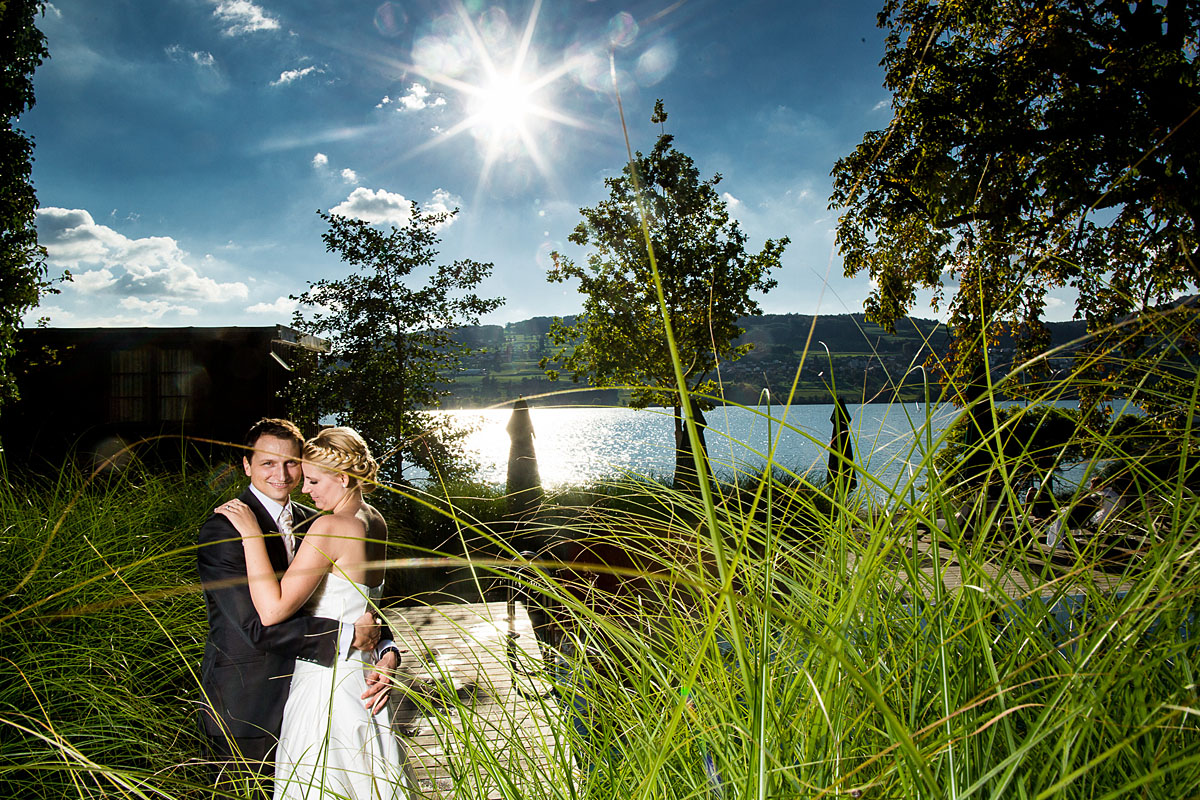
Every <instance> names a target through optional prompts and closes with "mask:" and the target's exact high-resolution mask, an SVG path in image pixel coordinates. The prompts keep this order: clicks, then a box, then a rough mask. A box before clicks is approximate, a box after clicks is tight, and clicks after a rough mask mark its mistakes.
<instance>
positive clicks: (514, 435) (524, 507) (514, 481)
mask: <svg viewBox="0 0 1200 800" xmlns="http://www.w3.org/2000/svg"><path fill="white" fill-rule="evenodd" d="M507 430H508V438H509V439H510V440H511V444H509V447H508V486H507V491H508V514H509V516H510V517H511V518H512V519H513V520H514V521H517V520H524V519H526V518H527V517H528V516H529V515H530V513H531V512H532V511H533V510H534V509H535V508H537V506H538V504H539V503H540V502H541V501H542V478H541V476H540V475H539V474H538V464H537V454H536V453H535V452H534V450H533V421H532V420H530V418H529V404H528V403H526V402H525V399H524V398H521V399H520V400H518V401H517V402H515V403H513V413H512V417H511V418H510V419H509V420H508V427H507Z"/></svg>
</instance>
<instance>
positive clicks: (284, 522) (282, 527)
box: [279, 503, 296, 564]
mask: <svg viewBox="0 0 1200 800" xmlns="http://www.w3.org/2000/svg"><path fill="white" fill-rule="evenodd" d="M279 533H280V535H281V536H282V537H283V544H284V546H285V547H287V557H288V563H289V564H290V563H292V558H294V557H295V555H296V537H295V536H293V535H292V504H291V503H288V504H287V505H286V506H284V507H283V512H282V513H281V514H280V515H279Z"/></svg>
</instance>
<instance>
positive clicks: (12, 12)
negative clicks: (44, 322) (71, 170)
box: [0, 0, 51, 404]
mask: <svg viewBox="0 0 1200 800" xmlns="http://www.w3.org/2000/svg"><path fill="white" fill-rule="evenodd" d="M42 7H43V3H42V2H41V0H6V1H5V2H0V118H2V119H3V125H0V404H3V403H4V402H6V401H8V400H12V399H13V398H15V397H16V388H17V387H16V384H15V381H14V376H13V374H12V368H11V367H10V365H9V360H10V359H11V358H12V357H13V355H14V354H15V352H16V347H15V345H16V336H17V331H18V330H20V329H21V327H22V322H21V318H22V316H23V315H24V314H25V312H26V311H28V310H29V309H31V308H33V307H35V306H36V305H37V304H38V300H39V298H41V296H42V295H43V294H45V293H46V292H48V291H50V290H51V287H50V284H49V282H47V281H46V279H45V275H46V251H45V249H44V248H42V247H41V246H39V245H38V240H37V229H36V228H35V227H34V213H35V212H36V211H37V195H36V194H35V193H34V190H33V184H32V183H30V174H31V172H32V169H33V141H32V140H31V139H30V138H29V137H28V136H27V135H26V134H25V132H24V131H22V130H21V129H20V128H17V127H15V126H14V124H13V123H14V122H15V120H16V119H17V118H18V117H20V116H21V114H23V113H25V112H26V111H28V110H29V109H30V108H32V107H33V104H34V94H33V72H34V70H35V69H36V68H37V67H38V66H40V65H41V63H42V61H43V60H44V59H46V58H49V57H50V53H49V51H47V49H46V37H45V36H43V35H42V32H41V31H40V30H38V29H37V26H36V25H35V24H34V18H35V16H36V15H37V14H39V13H41V12H42Z"/></svg>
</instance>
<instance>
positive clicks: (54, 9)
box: [46, 3, 63, 19]
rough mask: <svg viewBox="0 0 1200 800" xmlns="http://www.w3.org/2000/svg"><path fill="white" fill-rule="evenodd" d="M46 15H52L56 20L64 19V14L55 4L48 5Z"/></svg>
mask: <svg viewBox="0 0 1200 800" xmlns="http://www.w3.org/2000/svg"><path fill="white" fill-rule="evenodd" d="M46 13H47V14H50V15H52V16H53V17H54V18H55V19H62V16H63V13H62V12H61V11H59V10H58V7H57V6H56V5H54V4H53V3H46Z"/></svg>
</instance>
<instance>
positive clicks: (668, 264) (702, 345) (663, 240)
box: [541, 101, 788, 408]
mask: <svg viewBox="0 0 1200 800" xmlns="http://www.w3.org/2000/svg"><path fill="white" fill-rule="evenodd" d="M653 121H654V122H655V123H663V122H665V121H666V113H665V112H663V111H662V105H661V101H660V102H659V103H658V104H657V105H656V106H655V115H654V118H653ZM673 141H674V137H673V136H671V135H670V134H667V133H663V134H662V135H661V136H659V138H658V141H657V142H656V143H655V146H654V149H653V150H652V151H651V152H650V154H649V155H647V156H643V155H642V154H641V153H640V152H639V153H637V154H636V156H635V158H634V159H633V161H632V162H631V163H629V164H628V165H626V167H625V169H624V170H623V171H622V173H621V175H620V176H618V177H614V178H608V179H607V180H605V185H606V186H607V187H608V190H609V198H608V199H607V200H605V201H602V202H601V203H599V204H598V205H597V206H595V207H594V208H584V209H581V213H582V215H583V221H582V222H581V223H579V225H578V226H577V227H576V228H575V230H574V231H573V232H572V233H571V235H570V236H569V237H568V238H569V240H570V241H571V243H572V244H576V245H579V246H580V247H591V248H592V252H591V253H590V254H589V255H588V256H587V262H586V264H585V265H579V264H576V263H575V262H574V261H572V260H571V259H569V258H567V257H566V256H564V255H562V254H560V253H554V254H552V256H553V259H554V263H553V266H552V268H551V269H550V271H549V273H548V275H547V278H548V279H549V280H550V281H551V282H555V283H560V282H561V283H566V282H569V281H578V283H579V292H580V294H581V295H583V313H582V314H581V315H580V316H579V317H577V318H576V320H575V322H574V324H566V323H564V322H563V321H562V320H556V321H555V323H554V324H553V325H552V327H551V329H550V339H551V341H552V342H553V344H554V345H555V348H556V349H555V351H554V353H553V354H552V355H551V356H549V357H547V358H544V359H542V362H541V366H542V367H546V366H547V365H548V364H551V363H555V364H557V365H558V366H559V367H560V368H561V369H562V370H565V371H566V372H568V373H570V374H571V377H572V379H573V380H575V381H580V380H584V379H587V380H589V381H590V383H591V384H592V385H593V386H629V387H631V392H632V396H631V399H630V405H631V406H633V407H634V408H644V407H646V406H649V405H662V406H667V407H671V406H674V407H676V408H678V407H679V406H680V399H679V394H678V392H679V389H678V387H677V385H676V379H675V372H674V368H673V366H672V361H671V353H670V350H669V349H668V346H667V342H666V337H665V328H664V322H663V315H664V314H666V315H667V316H668V317H669V318H670V321H671V328H672V330H673V331H674V335H675V342H676V345H677V347H678V349H679V354H680V360H681V363H682V366H683V373H684V379H685V382H686V384H687V389H688V390H689V391H693V392H698V393H701V394H710V395H711V394H716V389H717V387H716V384H715V383H714V381H713V376H714V371H715V369H716V366H717V364H719V363H723V362H730V361H735V360H737V359H738V358H740V357H741V356H742V355H744V354H745V353H746V352H747V350H748V349H749V346H747V345H735V344H734V340H735V339H736V338H737V337H738V336H740V335H741V333H742V328H740V327H739V326H738V319H739V318H741V317H744V316H748V315H751V314H757V313H759V306H758V303H757V301H755V300H754V299H752V298H751V294H752V293H763V292H767V291H769V290H770V289H772V288H773V287H774V286H775V284H776V281H775V279H774V278H772V277H771V276H770V273H771V271H772V270H774V269H776V268H778V267H779V265H780V257H781V256H782V254H783V250H784V247H786V246H787V244H788V239H787V238H786V237H784V238H781V239H779V240H768V241H767V242H766V244H765V245H764V246H763V248H762V250H761V251H759V252H758V253H747V252H746V235H745V234H744V233H743V232H742V230H741V228H740V227H739V225H738V223H737V221H736V220H732V219H730V217H729V212H728V210H727V208H726V206H725V201H724V200H723V199H721V196H720V194H719V193H718V192H717V189H716V187H717V185H718V184H719V183H720V181H721V176H720V175H716V176H714V177H713V178H711V179H708V180H702V179H701V178H700V173H699V171H698V170H697V168H696V166H695V164H694V162H693V161H692V159H691V158H689V157H688V156H687V155H685V154H683V153H681V152H680V151H679V150H677V149H675V147H674V146H673ZM639 209H640V210H641V211H639ZM643 211H644V213H645V219H646V225H647V227H648V229H649V238H650V241H649V244H650V246H651V247H653V249H654V256H655V259H656V260H657V265H658V273H659V276H660V278H661V281H662V290H663V294H664V295H665V297H666V308H665V310H664V309H660V308H659V304H658V294H657V291H656V289H655V285H654V280H653V277H652V275H651V269H650V259H649V256H648V255H647V250H646V247H647V242H646V238H645V236H644V235H643V231H642V221H641V216H640V213H641V212H643ZM548 374H549V375H550V376H551V377H552V378H557V377H558V370H554V369H552V370H548ZM705 407H706V408H707V407H709V406H705Z"/></svg>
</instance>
